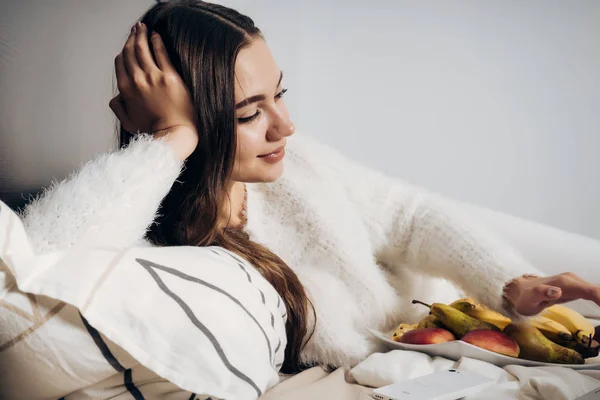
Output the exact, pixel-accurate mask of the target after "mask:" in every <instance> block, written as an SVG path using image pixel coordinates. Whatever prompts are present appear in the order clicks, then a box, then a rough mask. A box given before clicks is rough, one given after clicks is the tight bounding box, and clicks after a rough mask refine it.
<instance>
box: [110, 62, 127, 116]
mask: <svg viewBox="0 0 600 400" xmlns="http://www.w3.org/2000/svg"><path fill="white" fill-rule="evenodd" d="M115 74H116V75H117V88H118V89H119V92H121V93H126V92H127V90H128V89H129V76H127V70H126V69H125V62H124V61H123V53H119V55H117V56H116V57H115ZM109 104H110V103H109Z"/></svg>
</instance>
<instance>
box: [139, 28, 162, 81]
mask: <svg viewBox="0 0 600 400" xmlns="http://www.w3.org/2000/svg"><path fill="white" fill-rule="evenodd" d="M134 50H135V57H136V59H137V61H138V63H139V65H140V67H141V68H142V70H144V72H146V73H153V72H156V71H157V70H158V67H157V65H156V64H155V63H154V59H153V58H152V54H151V53H150V45H149V44H148V28H147V27H146V24H143V23H140V24H139V25H138V28H137V31H136V35H135V45H134Z"/></svg>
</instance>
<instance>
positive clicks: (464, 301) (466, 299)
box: [448, 297, 477, 307]
mask: <svg viewBox="0 0 600 400" xmlns="http://www.w3.org/2000/svg"><path fill="white" fill-rule="evenodd" d="M458 303H471V304H473V305H477V303H476V302H475V300H474V299H473V298H472V297H464V298H462V299H458V300H455V301H453V302H452V303H450V304H448V305H449V306H450V307H454V305H456V304H458Z"/></svg>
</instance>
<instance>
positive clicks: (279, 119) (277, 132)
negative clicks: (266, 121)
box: [267, 114, 296, 140]
mask: <svg viewBox="0 0 600 400" xmlns="http://www.w3.org/2000/svg"><path fill="white" fill-rule="evenodd" d="M294 132H296V126H295V125H294V123H293V122H292V120H291V119H290V118H289V117H288V116H287V115H281V114H278V115H276V116H274V117H273V121H272V122H271V125H270V126H269V130H268V132H267V134H268V136H269V139H270V140H278V139H282V138H285V137H288V136H292V135H293V134H294Z"/></svg>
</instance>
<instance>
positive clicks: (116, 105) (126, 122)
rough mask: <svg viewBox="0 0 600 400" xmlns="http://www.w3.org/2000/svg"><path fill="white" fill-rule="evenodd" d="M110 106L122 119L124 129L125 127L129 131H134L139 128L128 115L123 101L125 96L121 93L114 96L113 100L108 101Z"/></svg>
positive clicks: (120, 119)
mask: <svg viewBox="0 0 600 400" xmlns="http://www.w3.org/2000/svg"><path fill="white" fill-rule="evenodd" d="M108 106H109V107H110V109H111V110H112V111H113V113H115V115H116V116H117V118H118V119H119V121H121V126H122V127H123V129H125V130H126V131H128V132H134V131H136V130H137V128H135V127H134V126H133V123H132V122H131V120H130V119H129V116H128V115H127V110H126V107H125V102H124V101H123V98H122V97H121V95H120V94H119V95H117V96H116V97H114V98H112V99H111V101H110V102H109V103H108Z"/></svg>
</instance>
